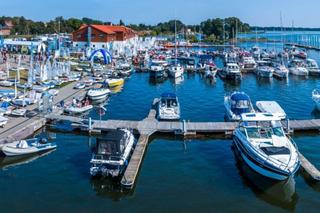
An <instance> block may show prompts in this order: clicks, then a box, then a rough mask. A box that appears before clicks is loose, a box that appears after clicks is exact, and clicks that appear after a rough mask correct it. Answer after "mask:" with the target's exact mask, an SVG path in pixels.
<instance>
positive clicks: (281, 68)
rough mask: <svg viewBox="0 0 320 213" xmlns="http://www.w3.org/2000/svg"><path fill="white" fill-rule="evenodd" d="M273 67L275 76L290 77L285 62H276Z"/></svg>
mask: <svg viewBox="0 0 320 213" xmlns="http://www.w3.org/2000/svg"><path fill="white" fill-rule="evenodd" d="M273 67H274V72H273V76H275V77H278V78H288V76H289V70H288V68H287V67H286V66H285V65H284V64H281V63H276V64H274V65H273Z"/></svg>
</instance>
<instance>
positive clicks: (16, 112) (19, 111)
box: [11, 108, 27, 116]
mask: <svg viewBox="0 0 320 213" xmlns="http://www.w3.org/2000/svg"><path fill="white" fill-rule="evenodd" d="M26 113H27V110H26V109H25V108H17V109H14V110H12V112H11V115H14V116H25V115H26Z"/></svg>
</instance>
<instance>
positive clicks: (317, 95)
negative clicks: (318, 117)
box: [312, 89, 320, 111]
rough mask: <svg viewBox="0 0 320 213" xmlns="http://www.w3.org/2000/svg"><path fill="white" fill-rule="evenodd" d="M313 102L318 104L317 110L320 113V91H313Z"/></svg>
mask: <svg viewBox="0 0 320 213" xmlns="http://www.w3.org/2000/svg"><path fill="white" fill-rule="evenodd" d="M312 100H313V101H314V103H315V104H316V109H317V110H318V111H320V90H318V89H315V90H313V91H312Z"/></svg>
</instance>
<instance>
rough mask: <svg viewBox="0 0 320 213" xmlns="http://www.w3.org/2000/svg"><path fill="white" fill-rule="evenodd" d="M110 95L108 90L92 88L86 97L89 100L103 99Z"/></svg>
mask: <svg viewBox="0 0 320 213" xmlns="http://www.w3.org/2000/svg"><path fill="white" fill-rule="evenodd" d="M109 93H110V90H109V89H106V88H93V89H90V90H89V91H88V92H87V96H88V98H89V99H91V100H100V99H105V98H106V97H107V95H108V94H109Z"/></svg>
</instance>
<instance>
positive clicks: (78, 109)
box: [64, 104, 93, 114]
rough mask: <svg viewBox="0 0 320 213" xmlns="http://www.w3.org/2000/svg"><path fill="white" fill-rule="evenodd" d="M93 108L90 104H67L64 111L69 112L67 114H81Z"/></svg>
mask: <svg viewBox="0 0 320 213" xmlns="http://www.w3.org/2000/svg"><path fill="white" fill-rule="evenodd" d="M92 108H93V106H92V105H91V104H89V105H83V106H82V105H78V106H77V105H70V106H67V107H66V108H65V109H64V111H65V112H67V113H69V114H82V113H85V112H87V111H89V110H91V109H92Z"/></svg>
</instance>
